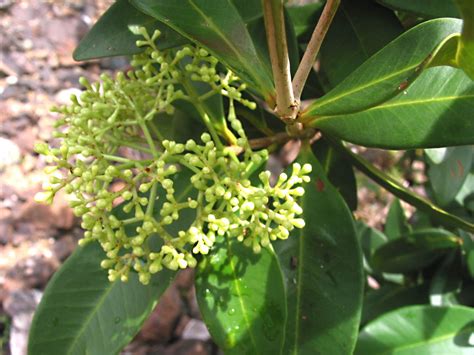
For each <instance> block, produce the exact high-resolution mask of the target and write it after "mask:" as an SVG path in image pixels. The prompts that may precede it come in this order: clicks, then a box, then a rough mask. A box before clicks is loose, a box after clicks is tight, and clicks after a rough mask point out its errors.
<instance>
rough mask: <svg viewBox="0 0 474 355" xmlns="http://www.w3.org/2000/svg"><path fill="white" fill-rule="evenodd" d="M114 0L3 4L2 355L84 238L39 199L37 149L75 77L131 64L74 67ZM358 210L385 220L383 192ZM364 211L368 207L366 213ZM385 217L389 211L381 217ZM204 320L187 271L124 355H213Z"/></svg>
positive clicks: (13, 347)
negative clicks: (77, 52)
mask: <svg viewBox="0 0 474 355" xmlns="http://www.w3.org/2000/svg"><path fill="white" fill-rule="evenodd" d="M112 2H113V1H112V0H100V1H94V0H63V1H54V0H51V1H46V0H16V1H13V0H0V34H1V35H0V352H2V349H3V352H4V353H5V354H10V353H11V354H13V355H23V354H25V347H26V341H27V334H28V328H29V324H30V321H31V317H32V314H33V312H34V309H35V307H36V305H37V304H38V302H39V300H40V298H41V295H42V290H44V288H45V286H46V284H47V282H48V280H49V279H50V278H51V276H52V274H53V273H54V272H55V271H56V270H57V269H58V267H59V266H60V265H61V263H62V262H63V261H64V260H65V259H66V258H67V257H68V256H69V255H70V253H71V252H72V251H73V250H74V248H75V246H76V243H77V240H78V239H79V238H80V237H81V234H82V232H81V230H80V228H79V227H78V221H77V220H76V218H75V217H74V216H73V214H72V212H71V210H70V209H69V208H67V206H66V205H67V203H66V200H65V198H64V196H63V195H59V196H58V197H57V198H56V200H55V203H54V205H52V206H44V205H38V204H36V203H35V202H34V201H33V196H34V195H35V193H36V192H37V191H39V190H40V189H41V184H42V182H43V181H45V174H44V173H43V171H42V169H43V168H44V166H45V162H44V160H43V159H42V158H41V157H39V156H38V155H37V154H36V153H34V151H33V146H34V143H35V142H36V141H38V140H47V139H49V138H50V134H51V130H52V123H53V122H54V119H55V117H54V115H53V114H51V113H50V112H49V108H50V107H51V106H53V105H58V104H65V103H68V100H69V96H70V95H71V94H72V93H77V92H78V91H79V90H80V89H79V84H78V79H79V77H80V76H85V77H87V78H89V79H90V80H92V81H94V80H97V78H98V75H99V74H100V73H101V72H104V71H108V72H113V71H116V70H118V69H121V68H123V67H124V66H126V65H127V61H126V60H125V59H124V58H113V59H106V60H101V61H92V62H87V63H76V62H74V61H73V59H72V56H71V54H72V51H73V50H74V48H75V47H76V45H77V44H78V41H79V39H80V38H81V37H82V36H83V35H84V34H85V33H86V32H87V30H88V29H89V28H90V26H91V25H92V24H93V23H94V21H95V20H96V19H97V17H98V16H99V15H100V14H101V13H102V12H103V11H104V10H105V9H106V8H107V6H108V5H109V4H110V3H112ZM360 197H361V200H362V201H365V202H364V203H363V204H362V206H363V208H361V209H360V211H359V212H358V213H359V215H360V216H361V217H362V218H364V219H366V220H368V221H370V223H371V224H372V225H374V226H380V225H381V224H382V222H383V219H384V215H385V212H384V211H386V208H385V207H384V205H385V203H386V202H387V197H386V195H383V196H381V195H380V193H379V192H377V191H375V190H372V189H370V188H366V187H364V188H362V189H361V190H360ZM364 206H365V207H364ZM381 211H382V212H381ZM215 353H217V349H216V348H215V346H214V345H213V344H212V342H210V340H209V334H208V332H207V330H206V328H205V326H204V324H203V323H202V322H201V320H200V315H199V311H198V309H197V305H196V299H195V296H194V289H193V273H192V271H191V270H186V271H184V272H182V273H181V274H180V275H179V277H178V278H177V280H176V282H175V283H174V284H173V285H172V286H171V287H170V288H169V290H168V291H167V292H166V293H165V295H164V296H163V297H162V299H161V301H160V304H159V305H158V306H157V308H156V309H155V311H154V312H153V314H152V315H151V317H150V319H149V320H148V321H147V322H146V324H145V326H144V327H143V329H142V331H141V332H140V333H139V334H138V336H137V337H136V339H135V340H134V341H133V343H132V344H130V345H129V346H128V347H127V348H126V349H125V350H124V352H123V354H133V355H135V354H137V355H139V354H170V355H171V354H186V355H193V354H215Z"/></svg>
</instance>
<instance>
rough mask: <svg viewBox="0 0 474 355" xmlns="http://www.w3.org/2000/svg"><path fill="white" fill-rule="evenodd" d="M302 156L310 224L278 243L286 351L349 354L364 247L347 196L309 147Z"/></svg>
mask: <svg viewBox="0 0 474 355" xmlns="http://www.w3.org/2000/svg"><path fill="white" fill-rule="evenodd" d="M305 149H308V148H305ZM308 150H309V149H308ZM304 162H309V163H311V164H312V166H313V173H312V174H311V179H312V180H311V182H310V183H308V184H307V185H306V186H305V190H306V191H305V194H304V196H303V199H302V202H301V203H302V207H303V211H304V212H303V214H304V219H305V221H306V226H305V227H304V229H303V230H298V231H295V232H294V233H292V235H290V237H289V238H288V240H285V241H280V242H279V243H277V245H276V246H275V248H276V250H277V254H278V256H279V258H280V262H281V265H282V267H283V271H284V273H285V277H286V289H287V304H288V321H287V329H286V342H285V351H284V352H283V353H284V354H312V353H314V351H315V349H317V350H318V352H319V353H321V354H350V353H351V352H352V350H353V347H354V344H355V340H356V337H357V332H358V326H359V319H360V312H361V306H362V290H363V284H364V277H363V272H362V253H361V250H360V247H359V244H358V241H357V237H356V232H355V230H354V223H353V220H352V216H351V213H350V211H349V209H348V208H347V206H346V204H345V203H344V200H343V199H342V197H341V196H340V195H339V193H338V192H337V191H336V189H335V188H334V187H333V186H332V185H331V184H330V183H329V181H328V180H327V178H326V176H325V174H324V170H323V168H322V166H321V165H320V164H319V163H318V161H317V160H316V159H315V157H314V156H312V154H311V153H310V152H309V151H305V153H304V154H303V157H302V161H301V163H304Z"/></svg>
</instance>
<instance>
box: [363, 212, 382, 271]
mask: <svg viewBox="0 0 474 355" xmlns="http://www.w3.org/2000/svg"><path fill="white" fill-rule="evenodd" d="M356 230H357V235H358V236H359V243H360V246H361V247H362V252H363V253H364V266H365V269H366V270H367V271H368V272H370V273H371V272H372V265H371V263H372V255H373V254H374V253H375V250H377V249H378V248H379V247H381V246H382V245H384V244H385V243H386V242H387V241H388V238H387V236H386V235H385V234H383V233H382V232H381V231H379V230H377V229H375V228H371V227H369V226H368V225H367V224H365V223H364V222H362V221H357V222H356Z"/></svg>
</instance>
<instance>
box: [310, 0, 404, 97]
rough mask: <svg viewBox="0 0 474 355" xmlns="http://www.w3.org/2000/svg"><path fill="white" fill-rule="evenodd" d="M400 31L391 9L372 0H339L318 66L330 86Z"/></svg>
mask: <svg viewBox="0 0 474 355" xmlns="http://www.w3.org/2000/svg"><path fill="white" fill-rule="evenodd" d="M402 32H403V27H402V25H401V24H400V21H399V20H398V18H397V17H396V16H395V14H394V13H393V11H390V10H389V9H387V8H384V7H383V6H380V5H378V4H376V3H374V2H373V1H372V0H358V1H354V0H343V1H341V4H340V5H339V9H338V11H337V13H336V16H335V17H334V20H333V22H332V23H331V27H329V31H328V33H327V35H326V37H325V38H324V41H323V44H322V46H321V51H320V57H319V59H320V69H319V71H318V74H319V75H320V76H321V77H322V82H323V83H324V84H325V89H331V88H333V87H335V86H336V85H337V84H339V83H340V82H341V81H342V80H343V79H345V78H346V77H347V76H348V75H349V74H350V73H352V72H353V71H354V70H355V69H357V67H359V66H360V65H361V64H362V63H364V62H365V61H366V60H368V59H369V58H370V57H371V56H372V55H373V54H375V53H376V52H378V51H379V50H380V49H382V48H383V47H384V46H385V45H387V44H388V43H389V42H391V41H392V40H394V39H395V38H396V37H397V36H399V35H400V34H401V33H402Z"/></svg>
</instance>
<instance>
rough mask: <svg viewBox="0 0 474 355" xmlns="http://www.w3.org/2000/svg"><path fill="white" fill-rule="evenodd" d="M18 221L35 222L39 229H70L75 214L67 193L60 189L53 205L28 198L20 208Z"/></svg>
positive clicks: (73, 222)
mask: <svg viewBox="0 0 474 355" xmlns="http://www.w3.org/2000/svg"><path fill="white" fill-rule="evenodd" d="M15 222H16V223H22V222H29V223H33V224H34V225H35V227H36V228H37V229H50V228H51V227H53V228H59V229H65V230H69V229H71V228H72V227H73V226H74V224H75V217H74V214H73V212H72V210H71V208H70V207H69V205H68V203H67V201H66V195H65V194H64V193H63V192H62V191H60V192H58V193H57V194H56V196H55V198H54V203H53V204H52V205H42V204H39V203H37V202H35V201H33V200H28V201H27V202H26V203H25V204H24V205H23V206H22V207H21V209H20V211H19V213H18V216H17V218H16V221H15Z"/></svg>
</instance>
